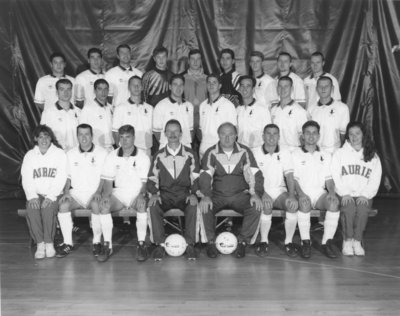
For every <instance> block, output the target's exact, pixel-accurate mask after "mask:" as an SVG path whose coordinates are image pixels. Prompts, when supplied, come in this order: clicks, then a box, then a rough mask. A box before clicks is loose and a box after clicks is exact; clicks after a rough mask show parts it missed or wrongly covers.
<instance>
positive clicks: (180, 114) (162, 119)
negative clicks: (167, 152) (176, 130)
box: [153, 97, 193, 148]
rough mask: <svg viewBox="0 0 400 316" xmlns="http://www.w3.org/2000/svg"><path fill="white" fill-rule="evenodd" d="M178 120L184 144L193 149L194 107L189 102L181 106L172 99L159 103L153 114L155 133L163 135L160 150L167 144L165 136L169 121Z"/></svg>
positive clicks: (168, 98)
mask: <svg viewBox="0 0 400 316" xmlns="http://www.w3.org/2000/svg"><path fill="white" fill-rule="evenodd" d="M172 119H175V120H178V121H179V123H181V126H182V140H181V142H182V144H184V145H185V146H188V147H191V142H192V139H191V136H190V131H192V130H193V105H192V103H190V102H188V101H184V102H183V103H181V104H179V103H178V102H176V101H175V100H173V99H172V98H171V97H167V98H165V99H162V100H161V101H160V102H158V103H157V105H156V107H155V108H154V112H153V132H157V133H161V137H160V148H162V147H164V146H165V145H166V144H167V142H168V141H167V138H166V137H165V134H164V129H165V125H166V124H167V122H168V121H169V120H172Z"/></svg>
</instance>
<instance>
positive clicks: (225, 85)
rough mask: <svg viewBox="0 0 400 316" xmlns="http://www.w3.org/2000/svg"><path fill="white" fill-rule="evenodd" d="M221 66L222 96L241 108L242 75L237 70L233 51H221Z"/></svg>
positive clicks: (226, 49) (227, 49)
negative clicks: (239, 89) (240, 89)
mask: <svg viewBox="0 0 400 316" xmlns="http://www.w3.org/2000/svg"><path fill="white" fill-rule="evenodd" d="M219 64H220V67H221V74H220V79H221V80H220V81H221V94H222V95H223V96H224V97H225V98H227V99H228V100H229V101H231V102H232V103H233V105H234V106H235V107H236V106H239V104H240V101H241V100H240V97H241V96H240V93H239V91H238V88H239V77H240V74H239V73H238V72H237V71H236V68H235V53H234V52H233V50H231V49H229V48H225V49H223V50H221V53H220V54H219Z"/></svg>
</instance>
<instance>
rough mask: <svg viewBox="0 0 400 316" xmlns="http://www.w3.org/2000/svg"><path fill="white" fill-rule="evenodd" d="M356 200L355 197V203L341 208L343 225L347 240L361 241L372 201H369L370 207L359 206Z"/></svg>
mask: <svg viewBox="0 0 400 316" xmlns="http://www.w3.org/2000/svg"><path fill="white" fill-rule="evenodd" d="M356 200H357V198H356V197H354V198H353V201H354V203H351V204H347V205H346V206H341V208H340V211H341V223H342V228H343V233H344V237H345V238H346V239H349V238H354V239H355V240H358V241H361V240H362V238H363V234H364V230H365V227H367V222H368V216H369V211H370V210H371V207H372V200H368V205H357V204H356Z"/></svg>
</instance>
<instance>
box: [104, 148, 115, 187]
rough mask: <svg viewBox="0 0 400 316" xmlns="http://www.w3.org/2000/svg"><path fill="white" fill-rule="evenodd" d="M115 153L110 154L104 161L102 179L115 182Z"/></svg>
mask: <svg viewBox="0 0 400 316" xmlns="http://www.w3.org/2000/svg"><path fill="white" fill-rule="evenodd" d="M115 158H116V157H115V153H114V152H110V153H109V154H108V156H107V158H106V159H105V161H104V165H103V170H102V172H101V179H104V180H108V181H114V180H115V176H116V170H115Z"/></svg>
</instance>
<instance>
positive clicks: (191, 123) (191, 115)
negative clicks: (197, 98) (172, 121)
mask: <svg viewBox="0 0 400 316" xmlns="http://www.w3.org/2000/svg"><path fill="white" fill-rule="evenodd" d="M187 107H188V115H189V130H190V131H192V130H193V126H194V113H193V104H192V103H190V102H188V104H187Z"/></svg>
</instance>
